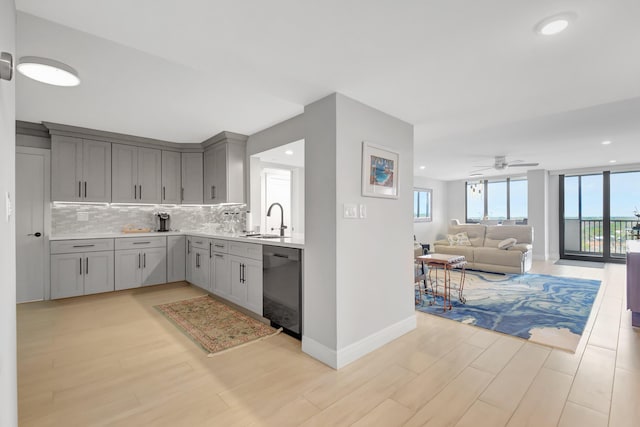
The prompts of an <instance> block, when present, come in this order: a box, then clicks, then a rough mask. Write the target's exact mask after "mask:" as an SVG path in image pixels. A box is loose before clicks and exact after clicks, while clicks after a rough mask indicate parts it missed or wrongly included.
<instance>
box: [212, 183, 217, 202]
mask: <svg viewBox="0 0 640 427" xmlns="http://www.w3.org/2000/svg"><path fill="white" fill-rule="evenodd" d="M211 188H212V189H213V199H215V198H216V186H215V185H214V186H212V187H211Z"/></svg>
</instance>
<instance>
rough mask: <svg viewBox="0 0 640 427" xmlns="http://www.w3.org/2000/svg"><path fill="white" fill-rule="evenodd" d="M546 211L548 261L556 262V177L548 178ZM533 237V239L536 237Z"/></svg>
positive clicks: (558, 240)
mask: <svg viewBox="0 0 640 427" xmlns="http://www.w3.org/2000/svg"><path fill="white" fill-rule="evenodd" d="M547 210H548V212H549V216H548V220H547V228H548V229H549V234H548V238H549V259H552V260H557V259H559V258H560V177H559V176H558V175H550V176H549V186H548V201H547ZM534 232H535V231H534ZM533 237H534V239H535V237H536V236H535V235H534V236H533Z"/></svg>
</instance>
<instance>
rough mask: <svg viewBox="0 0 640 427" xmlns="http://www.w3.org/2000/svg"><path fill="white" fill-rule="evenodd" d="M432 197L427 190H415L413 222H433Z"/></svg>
mask: <svg viewBox="0 0 640 427" xmlns="http://www.w3.org/2000/svg"><path fill="white" fill-rule="evenodd" d="M431 195H432V191H431V190H430V189H427V188H414V189H413V222H427V221H431V220H432V218H431Z"/></svg>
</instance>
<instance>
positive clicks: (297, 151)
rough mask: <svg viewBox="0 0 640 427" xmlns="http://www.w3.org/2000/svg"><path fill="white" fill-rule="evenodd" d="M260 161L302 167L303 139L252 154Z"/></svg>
mask: <svg viewBox="0 0 640 427" xmlns="http://www.w3.org/2000/svg"><path fill="white" fill-rule="evenodd" d="M287 152H290V153H291V154H287ZM251 157H257V158H259V159H260V160H261V161H262V162H265V163H273V164H274V165H284V166H292V167H296V168H303V167H304V139H301V140H300V141H295V142H290V143H289V144H285V145H281V146H280V147H276V148H272V149H271V150H267V151H263V152H262V153H258V154H254V155H253V156H251Z"/></svg>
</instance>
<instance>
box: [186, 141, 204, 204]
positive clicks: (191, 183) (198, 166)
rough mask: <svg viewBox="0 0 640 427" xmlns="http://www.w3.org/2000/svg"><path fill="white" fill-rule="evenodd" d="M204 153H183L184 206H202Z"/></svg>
mask: <svg viewBox="0 0 640 427" xmlns="http://www.w3.org/2000/svg"><path fill="white" fill-rule="evenodd" d="M203 179H204V178H203V163H202V153H182V199H181V202H182V203H184V204H196V205H200V204H202V185H203Z"/></svg>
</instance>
